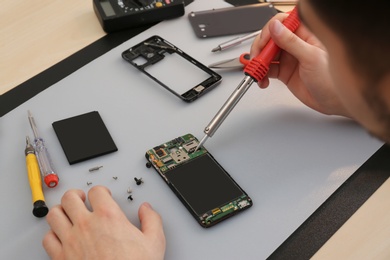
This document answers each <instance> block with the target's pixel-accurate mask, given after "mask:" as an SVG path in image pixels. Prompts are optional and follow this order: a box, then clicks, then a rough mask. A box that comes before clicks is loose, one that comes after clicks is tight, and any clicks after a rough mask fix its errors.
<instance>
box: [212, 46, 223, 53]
mask: <svg viewBox="0 0 390 260" xmlns="http://www.w3.org/2000/svg"><path fill="white" fill-rule="evenodd" d="M220 50H221V47H220V46H218V47H215V48H214V49H212V50H211V51H212V52H217V51H220Z"/></svg>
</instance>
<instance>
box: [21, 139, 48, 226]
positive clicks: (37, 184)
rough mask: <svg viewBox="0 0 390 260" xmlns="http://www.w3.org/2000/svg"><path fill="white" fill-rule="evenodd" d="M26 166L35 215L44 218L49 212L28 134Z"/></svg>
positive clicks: (25, 151)
mask: <svg viewBox="0 0 390 260" xmlns="http://www.w3.org/2000/svg"><path fill="white" fill-rule="evenodd" d="M24 153H25V154H26V166H27V174H28V180H29V182H30V188H31V194H32V201H33V205H34V208H33V211H32V212H33V215H34V216H35V217H37V218H42V217H44V216H46V215H47V213H48V212H49V209H48V207H47V206H46V203H45V197H44V196H43V190H42V180H41V172H40V170H39V165H38V160H37V157H36V156H35V149H34V147H33V146H32V144H31V141H30V138H29V137H28V136H26V149H25V150H24Z"/></svg>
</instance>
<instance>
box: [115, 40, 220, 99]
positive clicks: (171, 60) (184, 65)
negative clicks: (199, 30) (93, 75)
mask: <svg viewBox="0 0 390 260" xmlns="http://www.w3.org/2000/svg"><path fill="white" fill-rule="evenodd" d="M122 57H123V59H125V60H126V61H128V62H129V63H130V64H132V65H133V66H135V67H136V68H137V69H139V70H140V71H142V72H143V73H145V74H146V75H148V76H149V77H150V78H152V79H153V80H154V81H156V82H157V83H159V84H160V85H161V86H163V87H164V88H166V89H167V90H168V91H170V92H171V93H173V94H174V95H176V96H177V97H179V98H181V99H182V100H184V101H186V102H191V101H194V100H195V99H197V98H199V97H200V96H202V95H203V94H205V93H206V92H208V91H209V90H211V89H212V88H214V87H215V86H217V85H218V84H219V83H220V82H221V80H222V77H221V76H220V75H219V74H217V73H215V72H214V71H213V70H211V69H210V68H208V67H207V66H205V65H203V64H202V63H200V62H198V61H197V60H195V59H194V58H192V57H190V56H189V55H187V54H186V53H184V52H183V51H182V50H180V49H179V48H177V47H176V46H175V45H173V44H172V43H169V42H168V41H166V40H164V39H163V38H161V37H160V36H152V37H150V38H149V39H147V40H145V41H143V42H141V43H139V44H137V45H135V46H134V47H131V48H130V49H128V50H126V51H124V52H123V53H122Z"/></svg>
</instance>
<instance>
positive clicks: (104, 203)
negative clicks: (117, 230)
mask: <svg viewBox="0 0 390 260" xmlns="http://www.w3.org/2000/svg"><path fill="white" fill-rule="evenodd" d="M88 200H89V202H90V204H91V207H92V210H93V211H103V212H107V209H108V208H110V209H111V212H116V210H118V209H119V210H120V207H119V205H118V204H117V203H116V202H115V200H114V199H113V198H112V196H111V192H110V190H109V189H108V188H106V187H104V186H94V187H92V188H91V189H90V190H89V192H88ZM120 211H121V210H120Z"/></svg>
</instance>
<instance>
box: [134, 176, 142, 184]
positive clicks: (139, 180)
mask: <svg viewBox="0 0 390 260" xmlns="http://www.w3.org/2000/svg"><path fill="white" fill-rule="evenodd" d="M134 180H135V183H136V184H137V185H141V184H142V183H144V181H143V180H142V178H139V179H138V178H137V177H134Z"/></svg>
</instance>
